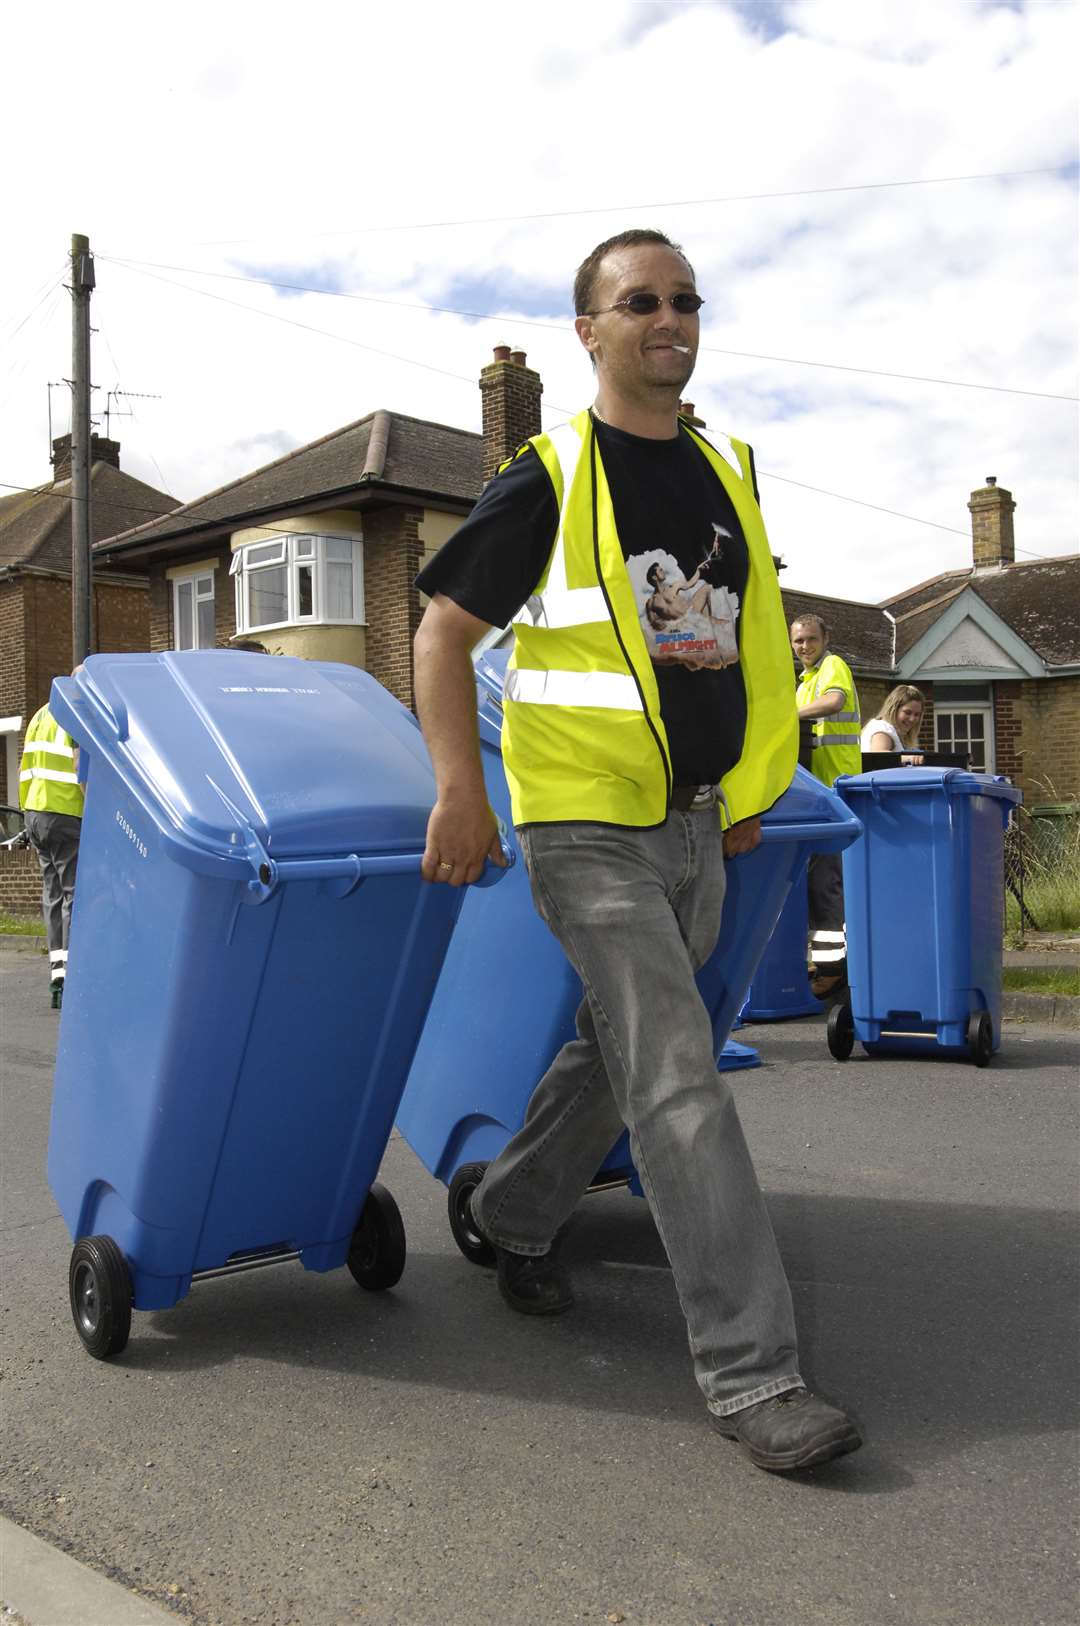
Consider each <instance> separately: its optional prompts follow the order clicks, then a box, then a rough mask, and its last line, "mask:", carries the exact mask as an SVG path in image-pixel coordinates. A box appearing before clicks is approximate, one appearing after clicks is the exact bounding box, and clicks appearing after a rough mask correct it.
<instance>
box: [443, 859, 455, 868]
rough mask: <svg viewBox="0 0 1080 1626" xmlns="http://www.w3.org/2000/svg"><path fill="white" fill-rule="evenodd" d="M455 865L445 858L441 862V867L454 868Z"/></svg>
mask: <svg viewBox="0 0 1080 1626" xmlns="http://www.w3.org/2000/svg"><path fill="white" fill-rule="evenodd" d="M453 867H454V866H453V864H448V863H447V861H446V859H445V858H444V859H443V860H442V862H441V864H440V865H439V868H440V869H453Z"/></svg>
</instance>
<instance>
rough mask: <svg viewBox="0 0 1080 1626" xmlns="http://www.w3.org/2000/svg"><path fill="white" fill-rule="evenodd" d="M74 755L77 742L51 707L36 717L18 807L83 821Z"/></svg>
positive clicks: (24, 757) (28, 741) (26, 746)
mask: <svg viewBox="0 0 1080 1626" xmlns="http://www.w3.org/2000/svg"><path fill="white" fill-rule="evenodd" d="M75 751H76V746H75V741H74V740H73V739H72V738H71V735H70V734H65V733H64V730H63V729H62V728H61V727H60V724H59V723H58V722H57V721H56V719H55V718H54V716H53V714H52V712H51V711H50V710H49V708H48V706H42V708H41V710H40V711H36V712H35V713H34V715H33V717H31V719H30V727H29V728H28V729H27V730H26V739H25V740H24V741H23V754H22V762H21V764H20V767H19V806H20V807H21V808H22V809H23V811H24V812H26V813H68V814H70V815H71V816H72V818H76V819H81V818H82V811H83V788H82V786H81V785H80V784H79V781H78V778H77V777H76V774H75Z"/></svg>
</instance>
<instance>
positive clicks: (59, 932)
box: [26, 812, 67, 983]
mask: <svg viewBox="0 0 1080 1626" xmlns="http://www.w3.org/2000/svg"><path fill="white" fill-rule="evenodd" d="M55 820H56V814H55V813H34V812H31V813H27V815H26V833H27V835H28V836H29V837H30V845H31V846H32V847H33V849H34V852H35V853H36V854H37V861H38V864H39V865H40V867H41V913H42V916H43V918H44V921H45V947H46V949H47V950H48V954H49V981H50V982H52V983H58V982H62V981H63V977H64V972H65V969H66V964H67V940H66V938H65V935H64V889H63V887H62V886H61V884H60V875H59V871H58V870H57V867H56V863H55V861H54V858H53V844H52V833H53V824H54V822H55Z"/></svg>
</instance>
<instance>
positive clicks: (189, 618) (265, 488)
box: [95, 345, 541, 705]
mask: <svg viewBox="0 0 1080 1626" xmlns="http://www.w3.org/2000/svg"><path fill="white" fill-rule="evenodd" d="M525 360H526V358H525V355H524V353H523V352H522V351H513V352H511V351H510V349H509V348H508V347H507V346H505V345H501V346H499V347H498V348H497V349H496V351H495V356H494V360H493V361H492V362H491V363H490V364H489V365H488V366H486V367H484V368H483V370H482V373H481V376H480V390H481V400H482V422H483V432H482V433H481V434H479V435H477V434H473V433H470V432H467V431H465V430H462V429H452V428H450V427H448V426H447V425H446V424H439V423H430V422H427V421H426V420H423V419H420V418H412V417H408V416H406V415H405V414H403V413H398V412H388V411H385V410H379V411H376V412H371V413H369V414H368V415H367V416H366V417H364V418H360V419H359V420H357V422H355V423H351V424H346V425H345V426H344V427H343V428H341V429H336V430H334V431H333V432H332V433H330V434H328V435H325V436H323V437H322V438H321V439H320V440H317V441H313V442H311V443H310V444H309V445H306V446H300V447H298V448H297V449H296V450H295V451H292V452H289V453H288V454H287V455H286V456H285V457H281V458H278V459H277V460H276V461H275V462H273V463H269V464H267V465H266V466H265V467H263V468H260V469H256V470H255V471H254V472H253V473H251V474H246V475H244V476H242V477H241V478H240V479H239V480H234V481H232V482H231V483H230V484H228V485H226V486H222V487H221V488H220V489H219V490H217V491H212V492H210V493H208V494H207V495H206V496H204V497H199V498H198V499H196V500H195V501H194V502H189V503H185V504H183V505H182V506H181V507H179V508H177V509H175V510H174V511H173V512H172V513H170V514H168V515H166V516H165V517H164V518H162V519H154V520H150V521H148V522H147V523H145V524H142V525H139V526H137V527H134V528H132V529H128V530H126V531H124V532H122V533H120V534H118V535H115V536H112V537H110V538H109V539H108V540H107V541H105V542H102V543H99V544H98V546H97V547H96V549H95V556H96V557H97V558H100V559H102V560H103V561H107V562H108V564H109V565H110V566H111V567H112V568H118V567H122V568H124V569H126V570H129V569H138V570H142V571H145V572H146V573H147V576H148V579H149V589H150V637H149V647H150V648H151V649H190V648H210V647H214V646H217V645H222V644H228V643H229V642H231V641H233V640H235V639H237V638H241V637H252V638H257V639H258V640H259V641H260V642H261V643H262V644H264V645H265V647H266V648H267V649H268V650H270V651H271V652H272V653H275V654H276V653H282V654H289V655H303V656H307V657H313V658H317V659H321V660H336V661H345V662H348V663H350V664H353V665H356V666H360V667H363V668H365V669H366V670H367V671H369V672H371V674H372V675H373V676H374V677H376V678H378V680H379V681H380V682H381V683H383V684H385V686H386V687H387V688H388V689H389V690H390V691H391V692H392V693H393V694H395V695H396V696H397V698H398V699H399V700H401V701H403V702H404V704H406V705H411V704H412V699H413V684H412V638H413V634H414V632H415V631H416V627H417V625H418V623H419V620H420V615H421V611H422V605H421V600H420V595H419V594H418V593H417V592H416V589H415V588H414V587H413V580H414V578H415V576H416V574H417V572H418V571H419V570H420V568H421V565H422V564H423V562H424V560H425V559H426V558H428V557H430V555H431V554H433V553H434V552H436V551H437V549H438V548H440V547H441V546H442V544H443V543H444V542H445V541H446V539H447V538H448V537H449V536H450V535H451V534H452V532H453V531H454V530H455V529H456V528H457V526H458V525H459V524H460V523H461V521H462V519H463V518H464V517H465V515H466V514H467V513H468V512H469V510H470V509H471V508H472V506H473V504H474V503H475V501H476V499H477V497H478V496H479V494H480V491H481V489H482V487H483V483H484V481H485V480H486V479H487V478H489V477H490V475H491V474H492V473H494V471H495V469H496V468H497V467H498V465H499V463H500V462H501V461H502V460H503V459H504V458H505V457H507V456H509V454H510V453H511V452H512V451H513V450H514V448H515V447H516V446H517V445H519V444H520V442H521V441H522V440H523V439H525V437H526V436H528V435H531V434H535V433H536V432H537V431H538V430H539V428H540V394H541V383H540V378H539V375H538V374H537V373H535V372H533V371H532V370H531V369H530V368H529V367H527V366H526V365H525Z"/></svg>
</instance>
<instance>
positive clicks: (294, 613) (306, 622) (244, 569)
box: [229, 531, 365, 633]
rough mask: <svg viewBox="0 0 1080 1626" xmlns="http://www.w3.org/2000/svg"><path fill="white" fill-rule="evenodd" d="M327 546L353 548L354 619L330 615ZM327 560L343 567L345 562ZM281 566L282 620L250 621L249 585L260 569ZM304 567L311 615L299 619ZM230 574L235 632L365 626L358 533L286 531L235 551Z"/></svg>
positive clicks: (362, 562) (361, 561) (360, 539)
mask: <svg viewBox="0 0 1080 1626" xmlns="http://www.w3.org/2000/svg"><path fill="white" fill-rule="evenodd" d="M328 542H347V543H348V544H349V545H350V546H351V548H352V600H353V613H352V615H348V616H337V615H330V614H329V612H328V610H327V602H328V594H327V585H326V577H327V558H326V544H327V543H328ZM253 554H254V555H255V558H254V560H253V559H252V555H253ZM329 562H330V563H331V564H334V563H342V564H343V563H345V561H344V560H341V561H336V560H331V561H329ZM282 565H284V566H285V571H286V576H285V582H286V589H285V619H284V620H283V621H253V620H252V619H251V618H250V617H249V615H248V593H247V583H248V581H249V580H250V578H251V577H252V576H254V575H255V574H256V573H257V572H258V571H261V570H276V569H280V567H281V566H282ZM308 568H310V570H311V576H312V584H311V585H312V596H311V613H310V614H308V615H301V613H300V575H301V571H303V570H304V569H308ZM229 574H230V575H231V576H232V577H233V579H234V582H235V590H236V630H237V632H238V633H247V632H268V631H270V630H271V629H272V628H274V627H313V626H332V627H362V626H363V625H364V624H365V622H364V548H363V538H362V537H361V536H359V535H354V534H352V533H349V532H343V531H330V532H327V533H325V534H323V533H319V532H314V531H290V532H289V533H288V534H287V535H281V536H277V537H272V538H268V539H267V540H265V541H261V542H245V543H244V545H243V546H242V547H239V548H237V549H236V551H235V552H234V554H233V557H232V564H231V565H230V566H229Z"/></svg>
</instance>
